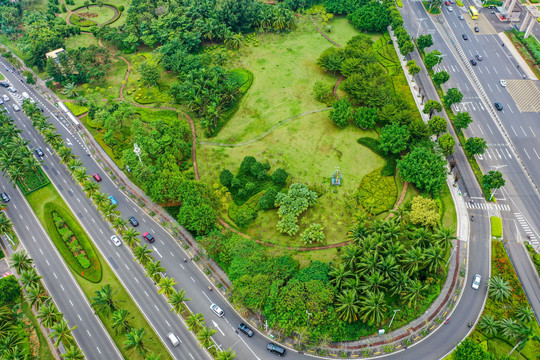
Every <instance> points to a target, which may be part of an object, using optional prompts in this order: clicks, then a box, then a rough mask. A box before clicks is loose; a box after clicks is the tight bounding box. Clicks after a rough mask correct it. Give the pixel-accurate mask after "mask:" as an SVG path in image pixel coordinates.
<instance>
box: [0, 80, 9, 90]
mask: <svg viewBox="0 0 540 360" xmlns="http://www.w3.org/2000/svg"><path fill="white" fill-rule="evenodd" d="M0 86H3V87H5V88H8V87H9V84H8V83H7V82H3V81H0Z"/></svg>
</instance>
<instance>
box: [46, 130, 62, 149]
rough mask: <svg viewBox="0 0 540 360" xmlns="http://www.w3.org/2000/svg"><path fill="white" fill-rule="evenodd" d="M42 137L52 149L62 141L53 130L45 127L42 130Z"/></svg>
mask: <svg viewBox="0 0 540 360" xmlns="http://www.w3.org/2000/svg"><path fill="white" fill-rule="evenodd" d="M43 137H44V138H45V141H46V142H47V144H49V145H51V146H52V147H53V149H56V147H57V146H59V145H60V144H61V143H62V137H61V136H60V134H58V133H57V132H56V131H55V130H52V129H47V130H45V131H44V132H43Z"/></svg>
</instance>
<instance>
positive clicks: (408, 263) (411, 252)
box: [401, 246, 424, 276]
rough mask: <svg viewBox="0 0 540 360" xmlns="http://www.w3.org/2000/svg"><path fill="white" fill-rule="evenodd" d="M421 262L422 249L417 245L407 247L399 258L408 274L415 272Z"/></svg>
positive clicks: (422, 256) (422, 259) (422, 257)
mask: <svg viewBox="0 0 540 360" xmlns="http://www.w3.org/2000/svg"><path fill="white" fill-rule="evenodd" d="M423 262H424V250H423V249H422V248H420V247H418V246H417V247H412V248H410V249H407V250H406V251H405V253H404V254H403V258H402V259H401V263H402V264H403V270H404V271H406V272H407V274H408V275H409V276H411V275H412V274H415V273H416V272H417V271H418V269H420V268H421V266H422V265H423Z"/></svg>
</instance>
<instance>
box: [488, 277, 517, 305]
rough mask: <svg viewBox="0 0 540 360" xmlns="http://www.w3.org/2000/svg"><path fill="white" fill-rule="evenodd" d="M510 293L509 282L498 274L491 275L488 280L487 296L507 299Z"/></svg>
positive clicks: (500, 299) (499, 299)
mask: <svg viewBox="0 0 540 360" xmlns="http://www.w3.org/2000/svg"><path fill="white" fill-rule="evenodd" d="M511 294H512V287H511V286H510V283H509V282H508V281H506V280H504V279H503V278H502V277H500V276H497V275H496V276H493V277H491V280H489V296H491V297H492V298H494V299H495V300H496V301H502V300H505V299H508V298H509V297H510V295H511Z"/></svg>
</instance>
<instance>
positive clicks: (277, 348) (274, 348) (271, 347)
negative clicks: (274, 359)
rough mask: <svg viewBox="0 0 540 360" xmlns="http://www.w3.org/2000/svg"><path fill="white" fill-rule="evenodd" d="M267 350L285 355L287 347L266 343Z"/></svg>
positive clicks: (278, 354)
mask: <svg viewBox="0 0 540 360" xmlns="http://www.w3.org/2000/svg"><path fill="white" fill-rule="evenodd" d="M266 350H268V351H270V352H271V353H272V354H276V355H277V356H285V349H284V348H282V347H281V346H279V345H278V344H274V343H268V345H266Z"/></svg>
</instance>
